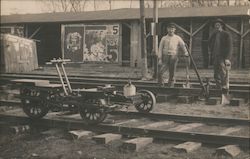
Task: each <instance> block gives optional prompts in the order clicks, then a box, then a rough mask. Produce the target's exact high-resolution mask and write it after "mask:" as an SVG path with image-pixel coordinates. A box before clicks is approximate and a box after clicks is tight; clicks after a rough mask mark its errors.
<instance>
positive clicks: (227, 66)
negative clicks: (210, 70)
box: [225, 59, 231, 70]
mask: <svg viewBox="0 0 250 159" xmlns="http://www.w3.org/2000/svg"><path fill="white" fill-rule="evenodd" d="M225 66H226V68H227V69H228V70H229V69H230V68H231V62H230V60H228V59H225Z"/></svg>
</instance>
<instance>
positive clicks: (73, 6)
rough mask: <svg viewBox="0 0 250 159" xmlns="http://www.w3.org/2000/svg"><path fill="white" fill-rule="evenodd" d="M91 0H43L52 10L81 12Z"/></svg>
mask: <svg viewBox="0 0 250 159" xmlns="http://www.w3.org/2000/svg"><path fill="white" fill-rule="evenodd" d="M87 2H89V0H42V3H43V4H44V5H45V6H46V7H47V9H49V10H50V11H52V12H81V11H84V9H85V6H86V4H87Z"/></svg>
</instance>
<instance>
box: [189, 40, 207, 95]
mask: <svg viewBox="0 0 250 159" xmlns="http://www.w3.org/2000/svg"><path fill="white" fill-rule="evenodd" d="M186 48H187V52H188V55H189V57H190V60H191V63H192V65H193V66H194V71H195V73H196V75H197V77H198V79H199V82H200V85H201V88H202V92H203V95H204V96H205V98H208V97H209V94H208V90H207V89H206V87H205V85H204V84H203V82H202V79H201V77H200V74H199V72H198V69H197V66H196V64H195V62H194V59H193V56H192V55H191V53H190V52H189V50H188V47H187V45H186Z"/></svg>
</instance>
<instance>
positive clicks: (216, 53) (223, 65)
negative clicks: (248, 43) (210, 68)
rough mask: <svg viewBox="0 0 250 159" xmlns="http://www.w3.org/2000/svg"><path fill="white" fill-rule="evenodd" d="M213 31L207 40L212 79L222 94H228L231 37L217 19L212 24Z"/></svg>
mask: <svg viewBox="0 0 250 159" xmlns="http://www.w3.org/2000/svg"><path fill="white" fill-rule="evenodd" d="M213 26H214V28H215V31H214V32H213V34H212V35H211V36H210V38H209V48H210V51H211V53H212V57H213V62H214V79H215V82H216V85H217V87H218V88H219V89H221V90H222V94H228V91H229V79H228V78H229V77H228V75H227V74H228V71H229V69H230V67H231V62H230V58H231V55H232V46H233V44H232V37H231V35H230V34H229V33H228V32H227V31H225V23H224V22H223V21H222V20H221V19H217V20H215V21H214V24H213Z"/></svg>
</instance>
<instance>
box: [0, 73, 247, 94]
mask: <svg viewBox="0 0 250 159" xmlns="http://www.w3.org/2000/svg"><path fill="white" fill-rule="evenodd" d="M1 79H2V78H0V81H1ZM39 79H40V78H39ZM2 80H3V79H2ZM9 80H10V79H9ZM9 80H6V81H5V82H4V83H6V82H8V81H9ZM50 81H51V82H52V83H59V81H58V80H57V79H54V80H50ZM107 83H108V82H107ZM104 84H105V83H104V82H103V83H101V82H98V83H95V82H84V81H71V85H72V86H73V87H75V88H84V87H86V88H90V87H96V86H101V85H104ZM112 85H113V86H116V87H117V88H118V89H120V90H122V88H123V86H124V83H115V84H112ZM136 87H137V88H138V89H147V90H150V91H152V92H154V93H155V94H175V95H185V96H190V95H193V96H200V95H201V91H202V90H201V88H182V87H175V88H167V87H160V86H156V85H144V84H143V83H142V84H137V85H136ZM209 93H210V96H215V97H220V96H221V91H220V90H218V89H210V90H209ZM229 93H230V94H231V95H233V97H236V98H245V99H249V94H250V90H249V89H248V90H230V91H229Z"/></svg>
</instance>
